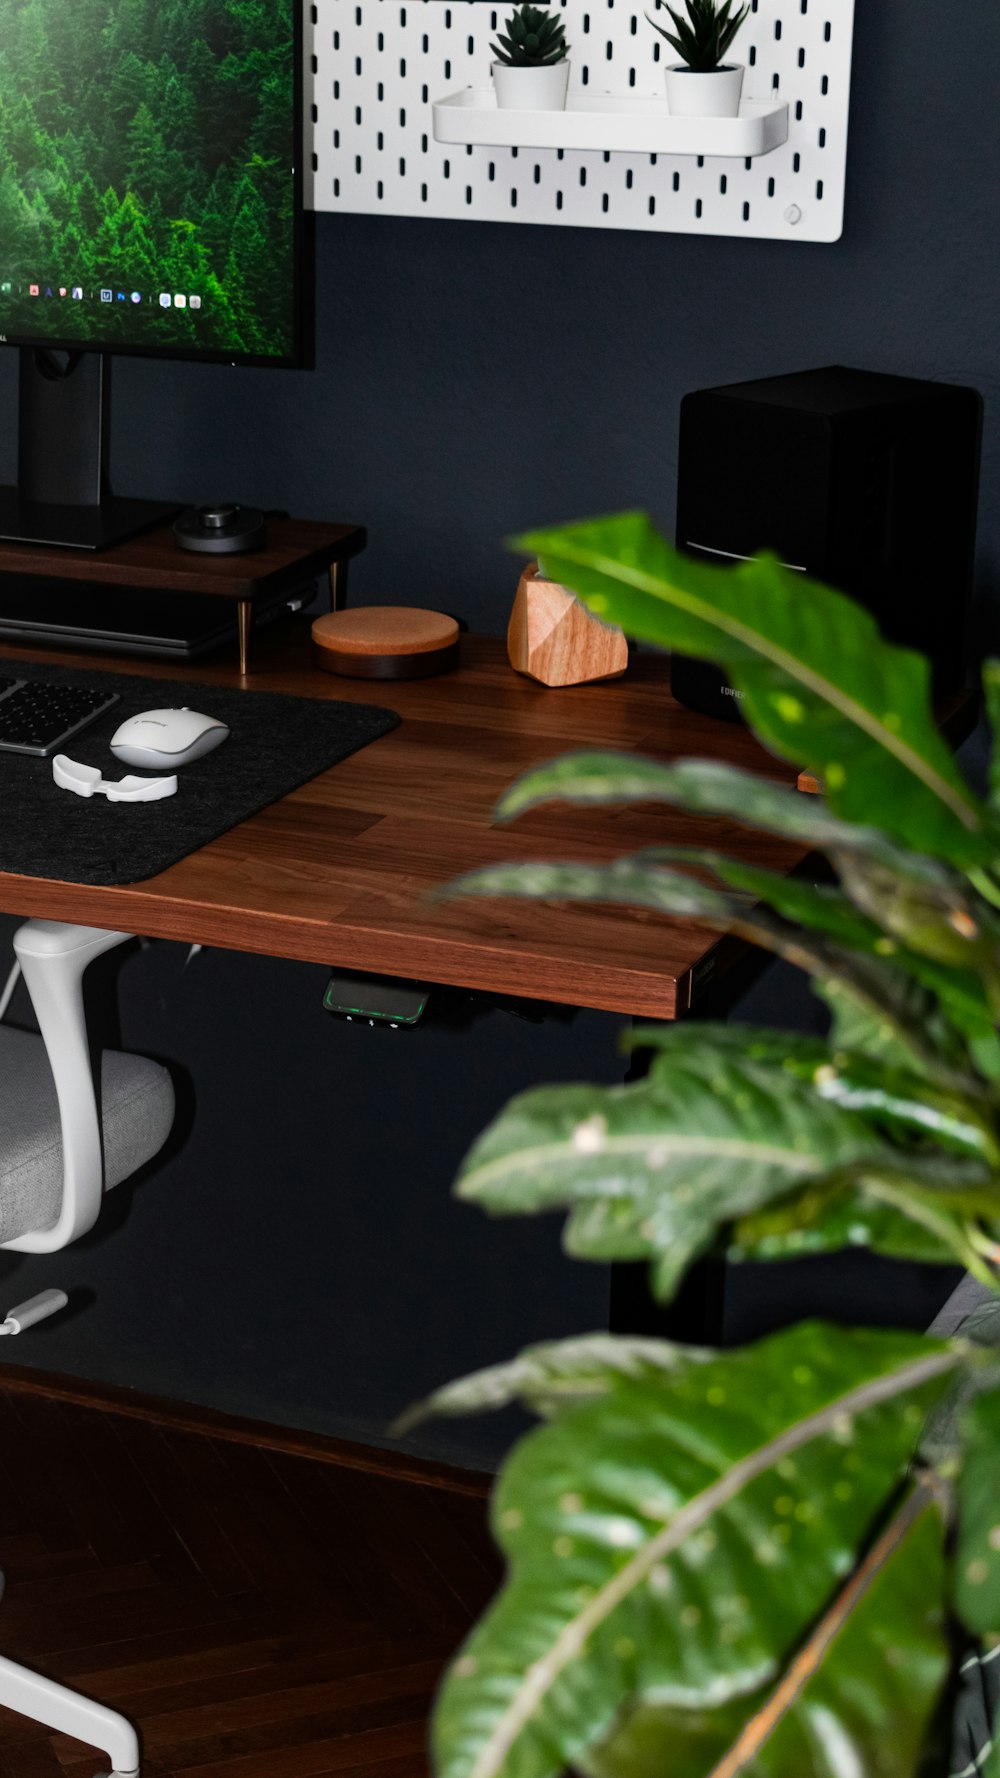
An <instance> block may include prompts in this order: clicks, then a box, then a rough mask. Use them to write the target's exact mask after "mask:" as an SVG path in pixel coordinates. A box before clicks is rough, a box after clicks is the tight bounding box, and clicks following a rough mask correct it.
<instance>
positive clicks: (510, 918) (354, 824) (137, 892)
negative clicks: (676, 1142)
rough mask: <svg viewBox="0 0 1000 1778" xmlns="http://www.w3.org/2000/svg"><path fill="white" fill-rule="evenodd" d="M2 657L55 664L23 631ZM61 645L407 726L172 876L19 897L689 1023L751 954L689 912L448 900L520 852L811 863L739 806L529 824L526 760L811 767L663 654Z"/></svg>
mask: <svg viewBox="0 0 1000 1778" xmlns="http://www.w3.org/2000/svg"><path fill="white" fill-rule="evenodd" d="M0 658H4V659H7V660H11V661H17V660H23V659H32V660H38V659H39V658H40V653H39V651H38V650H37V649H35V650H28V649H14V648H9V647H4V648H3V649H2V651H0ZM44 658H46V659H52V660H53V661H61V662H63V663H64V664H68V665H74V666H82V667H85V668H89V669H92V670H95V671H96V670H98V669H99V667H100V666H101V665H105V666H107V667H115V668H117V669H118V670H122V669H124V670H127V671H132V672H137V673H143V674H146V675H148V676H149V677H151V678H156V679H159V680H167V679H170V678H185V679H188V680H192V679H193V680H197V681H199V682H200V683H202V684H203V685H204V687H205V708H206V709H207V710H209V711H211V708H212V701H211V688H212V686H213V685H225V686H227V687H232V688H239V687H241V685H242V686H243V687H245V695H246V696H248V697H252V696H254V695H255V693H256V692H258V691H264V692H266V691H281V692H292V693H299V694H305V695H307V696H310V697H316V698H342V699H351V700H355V701H358V700H360V701H364V702H368V703H380V704H383V705H385V706H387V707H389V708H391V709H394V710H397V711H398V712H399V713H400V715H401V716H402V718H403V721H402V723H401V725H400V727H399V728H398V729H396V730H395V731H394V732H393V733H392V734H389V735H386V736H384V737H383V738H382V739H381V740H379V741H376V742H374V743H373V744H372V745H371V746H369V747H366V748H364V749H362V751H361V752H360V753H356V754H354V755H352V756H351V757H350V758H349V759H346V760H343V761H342V762H341V763H340V764H339V765H336V766H334V767H333V768H332V769H331V770H329V771H327V772H324V773H323V774H322V775H321V776H320V777H318V778H315V779H313V780H312V781H311V782H310V783H308V784H306V785H304V786H303V787H302V788H301V789H300V790H297V791H295V792H293V793H292V794H291V795H290V796H287V797H285V798H284V799H283V800H282V801H281V802H278V803H275V804H273V805H272V806H271V807H270V808H268V809H266V810H265V811H264V812H263V813H262V814H260V815H256V816H254V817H253V818H252V819H251V820H249V821H245V822H243V823H242V824H241V825H240V826H239V827H236V828H234V829H233V830H232V831H231V832H229V833H228V834H226V835H224V836H223V837H222V838H221V839H218V840H215V841H213V842H212V843H211V844H210V845H207V846H205V847H203V848H202V850H201V851H199V852H196V853H194V854H192V855H191V856H190V857H188V858H186V859H183V860H182V861H181V862H180V863H179V864H176V865H174V866H172V867H171V869H169V870H166V871H164V872H163V873H162V874H161V875H160V876H157V877H153V878H150V879H148V880H147V881H145V882H141V883H136V884H134V885H130V886H126V887H121V888H107V889H105V888H93V887H84V886H81V885H79V884H70V883H63V882H57V881H50V880H49V879H41V878H33V877H22V876H14V875H10V874H6V873H2V872H0V908H2V909H3V910H4V911H5V912H7V913H13V914H23V915H37V916H39V917H41V918H48V919H54V920H71V921H78V922H80V923H82V924H84V925H91V926H103V927H109V928H119V929H120V930H122V931H126V932H135V933H139V934H142V935H143V936H146V937H151V938H168V939H179V940H184V941H186V942H189V943H199V944H205V945H217V946H221V947H223V948H229V949H232V950H240V951H256V952H259V953H262V954H265V955H270V956H275V957H287V958H295V959H299V960H302V961H311V962H322V963H328V964H337V965H340V966H341V967H343V968H349V969H356V970H361V971H371V972H374V973H377V974H384V975H400V976H411V977H417V978H419V979H422V980H425V981H430V982H439V983H444V984H449V985H457V986H461V987H468V988H472V989H480V990H485V991H488V992H494V993H503V994H507V995H515V996H524V997H527V998H533V999H539V1000H547V1001H557V1002H561V1003H563V1004H565V1005H571V1006H580V1007H590V1008H593V1009H595V1010H603V1011H611V1012H621V1013H624V1014H632V1015H637V1016H640V1017H651V1018H673V1017H675V1016H676V1015H677V1014H679V1013H683V1012H686V1011H687V1010H688V1009H689V1008H690V1006H691V1004H692V1001H693V1000H694V999H695V998H696V996H697V994H698V992H699V990H700V989H701V988H702V986H705V987H707V986H708V984H709V982H714V980H715V979H716V977H717V976H719V975H721V974H722V973H723V972H724V970H725V968H726V967H727V965H728V964H729V962H730V961H733V960H735V959H736V958H738V957H741V956H743V955H745V954H746V947H745V946H744V945H743V944H742V943H740V942H739V941H735V940H730V939H720V938H719V937H718V936H717V935H716V934H715V933H713V932H711V931H709V930H708V929H706V928H704V927H699V926H698V925H696V924H694V923H693V922H690V921H687V920H680V919H678V920H673V919H668V918H665V917H664V916H662V915H657V914H653V913H646V912H645V911H643V910H638V909H637V910H630V909H617V908H598V907H559V908H554V907H553V906H551V905H545V904H541V903H535V902H522V901H516V900H509V901H497V902H486V901H468V902H463V901H452V902H445V903H441V904H438V905H433V904H429V903H428V902H427V900H426V899H425V898H426V895H427V892H428V891H429V890H431V889H433V888H435V887H437V886H439V885H440V884H442V883H444V882H447V881H448V880H449V879H450V878H451V877H454V876H456V875H457V874H458V873H459V872H461V871H466V870H470V869H473V868H474V867H477V866H480V865H484V864H491V863H497V862H500V861H502V860H508V859H513V858H575V859H582V860H589V861H594V862H596V861H606V860H608V859H611V858H613V857H616V856H618V855H619V854H621V853H623V852H626V851H631V850H637V849H638V848H639V847H642V846H648V845H655V844H663V843H665V842H667V841H668V840H669V841H675V842H678V843H697V842H698V841H701V842H702V843H719V844H721V845H723V846H724V847H725V848H726V849H727V850H729V851H731V852H732V853H734V854H736V855H739V856H743V857H745V858H752V859H753V861H754V862H755V863H756V864H761V865H767V866H771V867H773V868H775V869H790V868H791V867H792V866H794V865H795V864H796V863H797V862H798V861H799V860H800V859H801V857H802V856H803V854H802V850H801V848H796V847H794V846H792V845H789V844H787V843H785V842H779V841H777V840H772V839H769V838H767V837H766V836H762V835H761V834H759V833H753V832H751V831H749V830H747V829H742V828H739V827H738V826H736V825H735V824H734V823H731V822H727V821H721V820H720V821H704V820H700V819H697V818H695V817H691V816H687V815H685V814H683V813H681V812H678V811H673V810H670V809H667V808H664V807H661V806H658V805H655V804H650V805H642V806H637V807H631V808H621V809H611V810H583V809H575V808H568V807H566V806H563V805H558V804H554V805H552V806H550V807H547V808H543V809H540V810H536V811H533V812H532V813H531V814H529V815H526V816H524V817H522V819H521V820H519V821H517V822H515V823H514V824H513V825H512V826H510V827H497V826H494V825H493V824H492V821H491V816H492V810H493V807H494V804H495V803H496V800H497V798H498V797H499V796H500V794H501V792H502V791H503V790H504V789H505V788H506V787H507V786H508V785H509V784H510V783H511V781H512V779H514V778H515V777H516V776H517V775H518V774H519V773H521V772H523V771H525V770H526V769H527V768H528V767H529V766H533V765H536V764H538V763H540V762H541V761H543V760H546V759H550V758H552V757H553V756H554V755H556V754H559V753H564V752H566V751H568V750H569V749H571V748H581V747H586V748H619V749H625V750H635V751H637V752H644V753H649V754H654V755H659V756H662V757H664V758H669V757H671V756H675V755H678V754H694V755H701V756H703V757H708V758H716V759H725V760H727V761H730V762H732V763H735V764H738V765H741V766H746V767H748V768H753V769H757V770H761V771H764V772H766V773H767V774H768V776H770V777H772V778H774V779H776V780H778V781H779V782H785V783H787V784H788V785H789V786H792V785H793V784H794V783H795V773H794V770H793V769H792V768H791V767H789V766H784V765H782V764H781V763H780V762H778V761H776V760H774V759H773V758H771V756H770V755H768V754H766V753H765V752H764V751H763V749H762V748H761V747H759V746H758V744H757V743H756V741H754V739H753V738H752V737H751V735H750V734H749V733H748V732H747V731H746V730H744V729H741V728H738V727H736V726H733V727H730V726H728V725H723V724H720V723H718V722H716V721H713V720H712V719H710V718H708V717H702V716H698V715H695V714H694V713H692V712H690V711H687V710H684V709H682V708H681V707H680V706H679V705H677V704H675V703H673V701H672V700H671V698H670V695H669V692H668V689H667V684H668V680H667V665H666V662H665V660H664V659H663V658H662V657H660V656H653V655H641V654H640V655H635V656H633V658H632V661H631V663H630V665H629V669H628V672H627V673H626V675H625V676H624V678H622V679H616V680H610V681H608V682H607V683H605V684H600V685H591V686H583V687H579V688H566V689H562V690H547V689H545V688H544V687H542V686H540V685H537V684H535V683H534V682H533V681H532V680H528V679H524V678H521V677H519V676H518V675H517V674H515V673H514V672H513V670H512V669H511V668H510V667H509V666H508V664H507V658H506V651H505V648H504V645H503V643H502V642H501V641H499V640H487V639H477V638H470V637H468V636H464V637H463V638H462V665H461V666H460V667H459V668H458V670H457V671H455V672H452V673H449V674H446V675H443V676H442V677H440V678H437V679H427V680H417V681H412V682H409V683H400V682H393V683H386V684H384V685H383V684H381V683H372V682H371V681H354V680H350V679H340V678H335V677H333V676H332V675H330V674H326V673H322V672H319V671H317V670H315V669H314V668H313V667H312V666H311V665H310V657H309V640H308V624H307V623H302V622H297V623H296V625H295V626H294V627H293V628H291V629H285V630H283V631H282V632H281V633H280V634H279V632H278V631H276V630H271V631H267V632H264V633H263V634H262V635H261V636H260V637H258V638H257V646H256V652H255V658H254V671H253V675H252V678H251V679H250V680H249V682H247V681H241V679H240V676H239V673H238V672H237V670H236V668H235V666H234V665H233V664H232V663H231V662H229V661H227V660H226V659H225V658H222V659H218V660H216V661H215V662H214V663H213V664H206V665H201V666H192V664H191V663H190V662H188V663H185V664H183V665H181V666H177V667H173V666H171V665H168V664H165V663H163V662H159V661H155V662H154V661H136V660H128V661H122V660H121V659H120V658H116V659H115V660H114V661H112V660H111V659H110V658H107V657H97V656H94V655H69V654H55V653H52V654H49V653H48V651H46V653H45V656H44Z"/></svg>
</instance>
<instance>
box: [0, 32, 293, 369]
mask: <svg viewBox="0 0 1000 1778" xmlns="http://www.w3.org/2000/svg"><path fill="white" fill-rule="evenodd" d="M296 3H297V0H0V334H4V335H6V336H7V337H8V338H10V339H17V338H24V337H29V338H40V339H52V340H57V339H58V340H63V341H70V340H72V341H79V342H80V343H86V342H88V341H91V342H97V343H100V344H102V345H106V346H108V347H109V348H110V349H114V348H115V346H116V344H118V345H121V346H131V347H133V348H135V347H138V348H139V349H141V350H146V349H149V350H154V351H155V350H158V349H166V350H168V351H169V350H171V349H173V350H175V351H176V350H178V349H179V350H181V351H193V352H198V351H206V352H213V353H228V352H232V353H234V354H240V355H243V354H253V355H254V356H262V357H277V358H282V357H288V356H289V355H291V353H292V351H293V347H294V326H293V314H294V305H293V295H294V291H293V283H294V280H293V254H292V247H293V240H294V229H295V181H294V165H295V161H296V159H297V156H298V147H299V144H298V132H299V120H298V116H297V114H296V110H295V81H294V41H293V40H294V31H293V13H292V8H293V5H294V4H296ZM63 292H64V293H65V294H62V293H63ZM192 298H193V299H194V300H193V301H192Z"/></svg>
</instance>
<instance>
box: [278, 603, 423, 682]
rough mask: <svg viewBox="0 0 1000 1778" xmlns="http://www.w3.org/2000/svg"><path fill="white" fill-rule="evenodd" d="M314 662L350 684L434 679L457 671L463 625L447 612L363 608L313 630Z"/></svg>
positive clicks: (337, 614) (330, 617)
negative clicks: (385, 680) (440, 674)
mask: <svg viewBox="0 0 1000 1778" xmlns="http://www.w3.org/2000/svg"><path fill="white" fill-rule="evenodd" d="M312 641H313V659H314V661H315V664H316V666H317V667H322V669H323V671H324V672H325V673H344V674H346V675H347V677H348V678H350V679H429V678H430V677H431V675H432V674H434V673H446V672H447V671H448V669H449V667H456V666H457V665H458V624H457V623H456V622H455V619H454V618H453V617H448V616H447V615H446V614H445V612H443V611H421V610H420V609H418V608H416V607H414V606H410V605H361V606H359V607H357V608H356V609H355V610H353V611H328V612H326V613H325V615H324V616H323V617H317V618H316V620H315V621H314V623H313V626H312Z"/></svg>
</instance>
